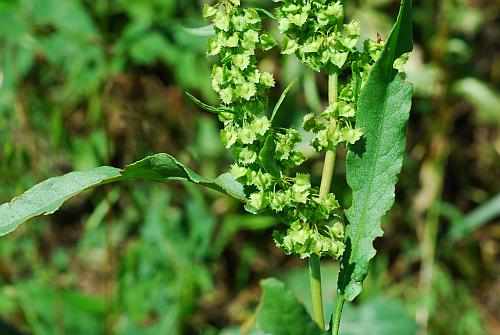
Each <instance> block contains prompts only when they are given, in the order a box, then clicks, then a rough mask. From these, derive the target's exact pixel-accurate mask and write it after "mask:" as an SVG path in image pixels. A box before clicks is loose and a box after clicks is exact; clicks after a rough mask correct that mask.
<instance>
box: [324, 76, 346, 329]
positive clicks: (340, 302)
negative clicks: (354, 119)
mask: <svg viewBox="0 0 500 335" xmlns="http://www.w3.org/2000/svg"><path fill="white" fill-rule="evenodd" d="M337 81H338V75H337V74H333V75H331V76H330V78H329V80H328V91H329V92H331V91H334V92H335V100H334V101H330V104H332V103H335V102H336V101H337V90H338V85H337ZM328 153H329V152H327V153H326V154H327V155H328ZM333 163H335V151H333ZM333 163H332V168H331V172H332V174H333V166H334V165H333ZM325 165H326V158H325ZM324 171H325V167H323V173H324ZM330 179H331V178H330ZM321 186H323V183H321ZM325 187H328V190H329V189H330V185H328V186H325ZM320 191H321V189H320ZM344 301H345V299H344V296H343V295H342V294H340V292H339V291H338V290H337V295H336V296H335V306H334V310H333V316H332V335H338V333H339V328H340V317H341V316H342V309H343V307H344Z"/></svg>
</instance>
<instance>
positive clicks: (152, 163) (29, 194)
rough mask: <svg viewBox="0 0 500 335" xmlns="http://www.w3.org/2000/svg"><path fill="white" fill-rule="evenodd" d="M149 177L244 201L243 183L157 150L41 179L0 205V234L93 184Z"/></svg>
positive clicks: (57, 206) (50, 209)
mask: <svg viewBox="0 0 500 335" xmlns="http://www.w3.org/2000/svg"><path fill="white" fill-rule="evenodd" d="M135 179H139V180H151V181H158V182H169V181H172V180H179V181H187V182H191V183H194V184H199V185H203V186H206V187H209V188H211V189H214V190H217V191H219V192H222V193H225V194H228V195H230V196H232V197H234V198H236V199H238V200H241V201H244V200H245V193H244V191H243V186H242V185H241V184H239V183H238V182H236V181H235V180H234V178H233V177H232V176H231V175H230V174H228V173H226V174H223V175H221V176H219V177H217V178H215V179H210V178H205V177H202V176H200V175H199V174H197V173H195V172H194V171H192V170H190V169H189V168H187V167H186V166H184V165H183V164H181V163H180V162H178V161H177V160H176V159H175V158H174V157H172V156H170V155H168V154H164V153H160V154H156V155H153V156H149V157H146V158H144V159H142V160H140V161H137V162H135V163H133V164H131V165H128V166H127V167H125V168H124V169H123V170H120V169H118V168H114V167H110V166H102V167H98V168H95V169H92V170H90V171H85V172H80V171H78V172H71V173H68V174H65V175H63V176H60V177H54V178H50V179H48V180H45V181H43V182H41V183H39V184H37V185H35V186H33V187H32V188H31V189H29V190H28V191H26V192H25V193H23V194H22V195H20V196H19V197H17V198H15V199H13V200H12V201H11V202H8V203H4V204H2V205H0V236H1V235H5V234H8V233H10V232H11V231H13V230H15V229H16V228H17V227H18V226H19V225H20V224H21V223H23V222H25V221H27V220H29V219H31V218H33V217H36V216H39V215H47V214H52V213H54V212H55V211H56V210H58V209H59V207H61V205H62V204H63V203H64V202H65V201H66V200H68V199H69V198H71V197H73V196H75V195H77V194H78V193H80V192H82V191H84V190H87V189H89V188H93V187H96V186H100V185H104V184H109V183H113V182H117V181H123V180H135Z"/></svg>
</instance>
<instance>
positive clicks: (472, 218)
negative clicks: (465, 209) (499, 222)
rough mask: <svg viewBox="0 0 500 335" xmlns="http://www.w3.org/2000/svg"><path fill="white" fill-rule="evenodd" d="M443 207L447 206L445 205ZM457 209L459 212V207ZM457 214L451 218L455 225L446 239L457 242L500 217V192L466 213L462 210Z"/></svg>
mask: <svg viewBox="0 0 500 335" xmlns="http://www.w3.org/2000/svg"><path fill="white" fill-rule="evenodd" d="M449 206H450V205H449ZM443 208H446V207H444V206H443ZM455 211H457V212H458V210H457V209H455ZM456 214H457V215H455V217H454V218H452V220H451V221H452V224H453V225H452V227H451V229H450V231H449V232H448V235H447V236H446V240H447V241H450V242H456V241H458V240H460V239H462V238H464V237H466V236H470V235H471V234H472V233H473V232H474V231H475V230H477V229H479V228H480V227H482V226H483V225H485V224H487V223H488V222H491V221H492V220H494V219H495V218H497V217H499V216H500V193H499V194H497V195H495V196H494V197H493V198H491V199H490V200H488V201H486V202H484V203H482V204H481V205H479V206H478V207H476V208H474V209H473V210H471V211H470V212H469V213H467V214H466V215H462V214H461V213H460V212H458V213H456Z"/></svg>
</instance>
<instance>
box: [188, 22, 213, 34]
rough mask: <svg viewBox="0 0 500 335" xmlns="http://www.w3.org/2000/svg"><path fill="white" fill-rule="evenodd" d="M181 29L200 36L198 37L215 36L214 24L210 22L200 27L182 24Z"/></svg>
mask: <svg viewBox="0 0 500 335" xmlns="http://www.w3.org/2000/svg"><path fill="white" fill-rule="evenodd" d="M181 29H182V30H184V31H185V32H187V33H188V34H191V35H193V36H198V37H213V36H215V32H214V25H213V24H209V25H206V26H203V27H198V28H188V27H184V26H181Z"/></svg>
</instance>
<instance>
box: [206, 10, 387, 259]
mask: <svg viewBox="0 0 500 335" xmlns="http://www.w3.org/2000/svg"><path fill="white" fill-rule="evenodd" d="M275 1H276V2H280V5H279V8H278V9H277V17H278V20H279V29H280V31H281V33H283V34H284V36H285V37H284V39H283V42H282V53H283V54H296V55H297V57H298V58H299V59H300V60H301V61H302V62H304V63H305V64H307V65H308V66H310V67H311V68H312V69H314V70H316V71H320V70H324V71H326V73H328V74H337V75H339V74H342V75H343V77H345V78H347V80H344V82H342V83H339V96H338V100H337V101H336V102H335V103H334V104H331V105H330V106H328V107H327V108H326V110H325V111H324V112H323V113H321V114H320V115H313V114H308V115H306V116H305V117H304V120H303V128H304V130H306V131H311V132H313V133H314V134H315V138H314V140H313V141H312V143H311V144H312V146H313V147H314V148H315V149H316V150H317V151H319V152H321V151H325V150H328V149H332V148H334V147H335V146H336V145H337V144H339V143H346V144H352V143H354V142H356V141H357V140H358V139H359V138H360V137H361V136H362V131H361V130H359V129H355V128H354V127H353V125H352V120H353V117H354V115H355V110H356V105H355V104H356V100H357V95H358V93H359V90H360V87H361V85H362V82H363V80H364V79H365V77H366V73H367V72H368V71H367V70H368V68H369V67H370V66H371V64H373V62H374V60H375V59H376V57H377V54H378V53H379V52H380V49H381V43H380V42H372V41H365V42H364V48H363V49H362V50H359V49H357V47H356V46H357V45H358V39H359V34H360V25H359V22H357V21H352V22H351V23H349V24H343V21H344V13H343V7H342V5H341V4H340V2H332V1H326V0H319V1H310V0H297V1H293V0H275ZM203 14H204V17H205V18H211V19H212V20H213V23H214V30H215V37H214V38H211V39H210V40H209V43H208V55H211V56H215V55H218V56H219V58H220V64H218V65H215V66H214V67H213V70H212V87H213V89H214V90H215V91H216V92H217V93H218V95H219V98H220V101H221V107H219V108H217V110H218V112H219V113H218V115H219V119H220V120H221V121H222V123H223V125H224V129H223V130H222V131H221V138H222V141H223V142H224V144H225V146H226V148H228V149H230V150H231V152H232V154H233V156H234V159H235V163H234V164H233V165H232V166H231V173H232V175H233V176H234V178H235V179H236V180H238V181H239V182H241V183H242V184H243V185H244V186H245V188H246V191H248V194H249V201H248V203H247V205H246V208H247V210H249V211H251V212H254V213H256V212H264V211H272V212H273V213H274V214H275V215H277V216H278V217H280V218H281V220H282V221H284V222H285V223H286V224H287V225H288V228H287V229H286V230H285V231H276V232H275V233H274V239H275V242H276V244H277V245H278V246H279V247H281V248H282V249H283V250H284V251H285V252H286V253H287V254H290V253H296V254H299V255H300V256H301V257H302V258H304V257H308V256H310V255H311V254H316V255H319V256H323V255H328V256H331V257H333V258H339V257H340V256H341V255H342V253H343V251H344V249H345V245H344V243H343V238H344V227H343V225H342V223H341V212H340V211H339V203H338V201H337V200H336V198H335V196H334V194H333V193H328V194H326V195H320V194H319V191H318V187H313V186H312V185H311V182H310V176H309V174H304V173H296V174H295V176H288V175H286V174H285V173H286V171H287V170H288V169H290V168H296V167H298V166H299V165H301V164H302V163H303V162H304V161H305V156H304V155H303V154H302V153H301V152H299V151H297V150H296V149H295V147H296V145H297V144H298V143H299V142H300V141H301V137H300V134H299V132H298V131H297V130H295V129H293V128H286V129H284V128H276V127H273V126H272V120H271V119H270V118H269V117H268V112H267V93H268V90H269V89H270V88H271V87H274V86H275V80H274V78H273V75H272V74H271V73H268V72H261V71H260V70H259V68H258V64H257V57H256V55H255V51H256V50H257V49H260V50H264V51H267V50H270V49H271V48H273V47H274V46H275V45H276V44H277V43H276V41H275V39H274V38H273V37H272V36H271V35H269V34H268V33H266V32H264V31H263V29H262V21H261V18H260V16H259V12H258V11H257V10H255V9H252V8H241V7H240V0H222V1H219V2H218V3H217V4H215V5H205V7H204V10H203ZM345 72H347V75H345Z"/></svg>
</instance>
